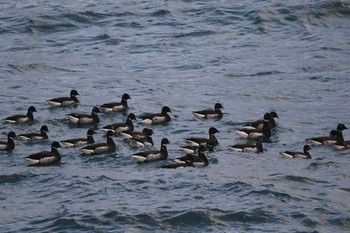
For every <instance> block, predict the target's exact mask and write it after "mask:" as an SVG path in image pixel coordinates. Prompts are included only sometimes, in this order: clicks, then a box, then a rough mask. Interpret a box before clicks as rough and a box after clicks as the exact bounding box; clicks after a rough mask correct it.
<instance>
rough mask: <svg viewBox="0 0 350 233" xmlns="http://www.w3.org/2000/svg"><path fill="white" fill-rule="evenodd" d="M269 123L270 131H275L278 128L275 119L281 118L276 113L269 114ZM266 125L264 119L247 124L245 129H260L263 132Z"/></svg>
mask: <svg viewBox="0 0 350 233" xmlns="http://www.w3.org/2000/svg"><path fill="white" fill-rule="evenodd" d="M269 114H270V115H269V123H270V129H274V128H276V127H277V123H276V120H275V118H279V117H278V115H277V113H276V112H275V111H272V112H269ZM263 125H264V119H259V120H256V121H254V122H250V123H247V124H245V125H244V126H243V128H246V129H258V130H262V128H263Z"/></svg>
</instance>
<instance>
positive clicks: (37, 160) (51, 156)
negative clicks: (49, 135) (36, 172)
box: [24, 141, 61, 165]
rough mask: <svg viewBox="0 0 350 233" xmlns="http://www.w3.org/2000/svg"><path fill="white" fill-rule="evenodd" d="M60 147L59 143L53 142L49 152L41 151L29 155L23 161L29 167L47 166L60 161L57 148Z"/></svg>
mask: <svg viewBox="0 0 350 233" xmlns="http://www.w3.org/2000/svg"><path fill="white" fill-rule="evenodd" d="M59 147H61V146H60V144H59V142H57V141H54V142H52V144H51V151H41V152H38V153H35V154H31V155H29V156H27V157H25V158H24V159H25V160H26V161H27V162H28V164H29V165H48V164H53V163H57V162H59V161H61V155H60V153H59V152H58V150H57V148H59Z"/></svg>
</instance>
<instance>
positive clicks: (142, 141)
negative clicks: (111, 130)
mask: <svg viewBox="0 0 350 233" xmlns="http://www.w3.org/2000/svg"><path fill="white" fill-rule="evenodd" d="M133 133H134V134H132V135H133V136H132V137H131V138H126V139H124V141H125V142H126V143H127V144H129V146H131V147H145V146H154V143H153V138H152V134H153V130H152V129H149V128H144V129H143V131H142V132H133ZM130 134H131V133H129V135H130Z"/></svg>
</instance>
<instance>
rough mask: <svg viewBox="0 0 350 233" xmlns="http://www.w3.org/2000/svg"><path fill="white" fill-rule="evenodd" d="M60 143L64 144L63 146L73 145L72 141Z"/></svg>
mask: <svg viewBox="0 0 350 233" xmlns="http://www.w3.org/2000/svg"><path fill="white" fill-rule="evenodd" d="M61 143H62V144H63V145H64V146H65V147H74V143H71V142H62V141H61Z"/></svg>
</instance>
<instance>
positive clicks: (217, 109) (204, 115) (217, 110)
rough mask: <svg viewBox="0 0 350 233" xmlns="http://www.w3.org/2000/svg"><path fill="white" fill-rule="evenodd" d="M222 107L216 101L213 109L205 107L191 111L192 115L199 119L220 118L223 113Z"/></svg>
mask: <svg viewBox="0 0 350 233" xmlns="http://www.w3.org/2000/svg"><path fill="white" fill-rule="evenodd" d="M222 108H224V107H223V106H222V105H221V104H220V103H216V104H215V106H214V109H205V110H201V111H195V112H193V115H194V116H195V117H197V118H199V119H221V118H222V116H223V114H222V112H221V109H222Z"/></svg>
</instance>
